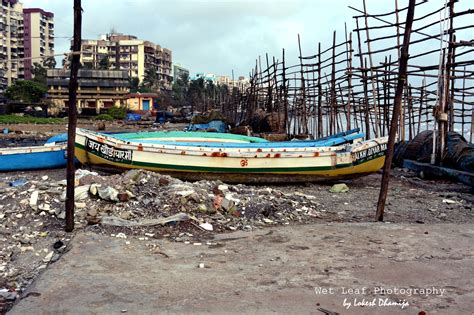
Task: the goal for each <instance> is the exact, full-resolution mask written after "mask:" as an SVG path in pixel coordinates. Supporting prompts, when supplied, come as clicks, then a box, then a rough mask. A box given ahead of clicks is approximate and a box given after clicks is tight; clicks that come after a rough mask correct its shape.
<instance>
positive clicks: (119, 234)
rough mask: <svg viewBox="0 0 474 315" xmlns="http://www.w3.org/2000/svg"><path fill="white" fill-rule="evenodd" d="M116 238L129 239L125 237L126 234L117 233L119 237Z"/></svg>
mask: <svg viewBox="0 0 474 315" xmlns="http://www.w3.org/2000/svg"><path fill="white" fill-rule="evenodd" d="M115 237H117V238H124V239H125V238H127V235H125V234H124V233H117V235H115Z"/></svg>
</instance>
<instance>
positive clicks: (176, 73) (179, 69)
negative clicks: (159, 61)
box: [173, 64, 189, 82]
mask: <svg viewBox="0 0 474 315" xmlns="http://www.w3.org/2000/svg"><path fill="white" fill-rule="evenodd" d="M183 75H184V76H187V77H188V78H189V70H188V69H186V68H184V67H183V66H181V65H180V64H174V65H173V81H174V82H176V81H177V80H178V79H179V78H181V77H182V76H183Z"/></svg>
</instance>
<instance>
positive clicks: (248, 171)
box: [75, 129, 387, 183]
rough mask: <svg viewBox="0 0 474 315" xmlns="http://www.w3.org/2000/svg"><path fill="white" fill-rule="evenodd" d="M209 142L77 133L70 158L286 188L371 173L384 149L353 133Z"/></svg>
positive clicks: (378, 165)
mask: <svg viewBox="0 0 474 315" xmlns="http://www.w3.org/2000/svg"><path fill="white" fill-rule="evenodd" d="M208 135H209V134H208ZM189 136H190V137H196V135H193V134H192V133H191V134H190V135H189ZM362 136H363V135H362ZM211 137H212V139H211V141H203V140H202V139H201V141H197V142H196V141H193V142H190V141H185V142H181V141H179V139H178V140H177V141H175V140H176V139H172V137H171V138H170V137H168V138H167V139H166V141H164V140H163V139H164V138H163V137H161V139H160V137H156V134H155V135H153V133H150V134H148V135H146V134H144V133H141V134H140V135H139V134H135V135H133V134H128V136H124V135H123V134H122V135H121V134H118V135H106V134H101V133H97V132H93V131H88V130H85V129H78V130H77V133H76V143H75V154H76V157H77V159H78V160H79V161H80V162H81V163H83V164H89V165H92V166H94V165H98V166H107V167H114V168H122V169H132V168H142V169H147V170H152V171H157V172H160V173H163V174H170V175H172V176H175V177H179V178H183V179H187V180H201V179H221V180H223V181H226V182H237V183H272V182H273V183H277V182H278V183H289V182H316V181H327V180H336V179H343V178H351V177H357V176H362V175H366V174H370V173H373V172H376V171H378V170H379V169H380V168H381V167H382V166H383V163H384V160H385V151H386V145H387V138H386V137H383V138H377V139H373V140H368V141H362V139H361V134H358V133H354V134H349V135H343V136H340V137H330V138H325V139H322V140H315V141H287V142H223V141H220V142H216V141H215V140H216V137H223V138H226V137H228V135H224V134H215V133H214V134H213V135H212V136H211ZM157 138H158V139H157Z"/></svg>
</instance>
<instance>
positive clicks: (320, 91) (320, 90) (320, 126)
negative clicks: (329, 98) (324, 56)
mask: <svg viewBox="0 0 474 315" xmlns="http://www.w3.org/2000/svg"><path fill="white" fill-rule="evenodd" d="M322 102H323V88H322V86H321V42H319V43H318V138H321V137H322V136H323V106H322Z"/></svg>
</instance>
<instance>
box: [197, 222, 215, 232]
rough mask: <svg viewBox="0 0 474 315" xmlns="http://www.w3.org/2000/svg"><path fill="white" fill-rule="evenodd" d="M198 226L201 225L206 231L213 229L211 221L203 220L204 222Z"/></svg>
mask: <svg viewBox="0 0 474 315" xmlns="http://www.w3.org/2000/svg"><path fill="white" fill-rule="evenodd" d="M199 226H200V227H202V228H203V229H204V230H206V231H213V230H214V227H213V226H212V224H211V223H207V222H204V223H201V224H199Z"/></svg>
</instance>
